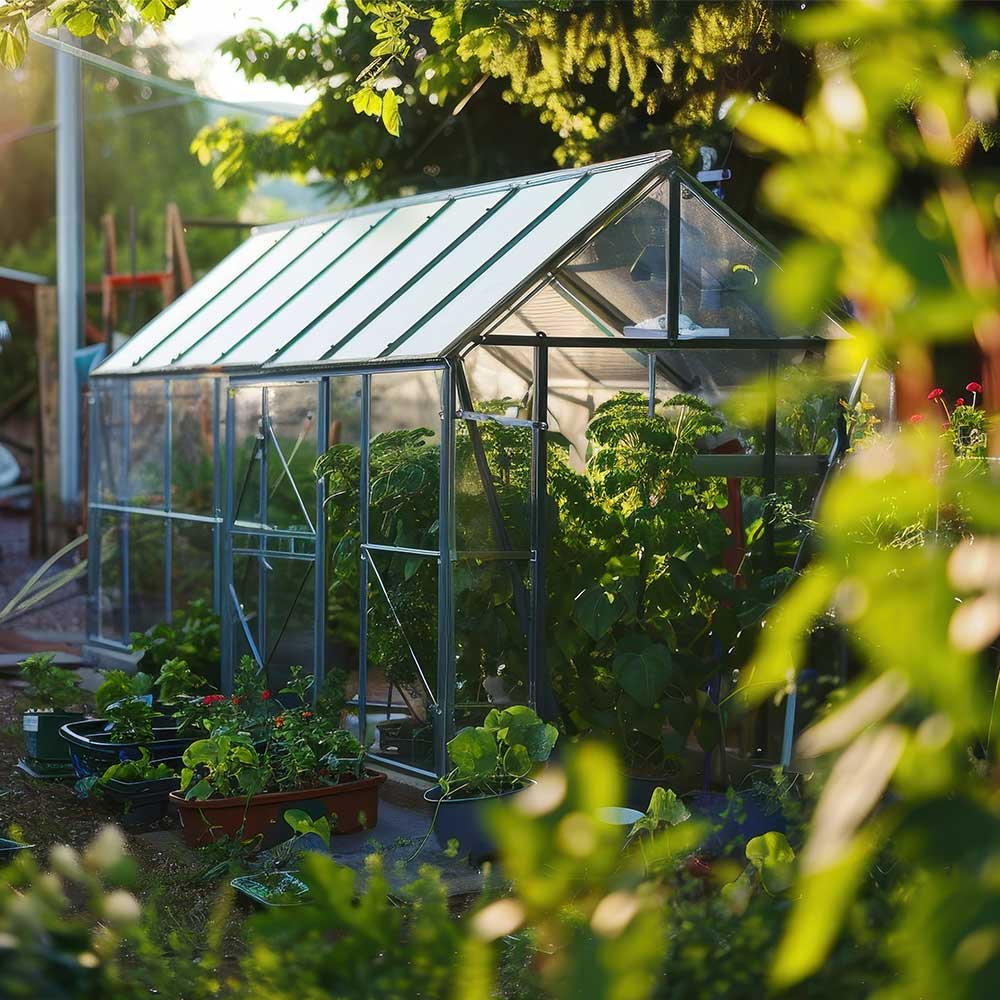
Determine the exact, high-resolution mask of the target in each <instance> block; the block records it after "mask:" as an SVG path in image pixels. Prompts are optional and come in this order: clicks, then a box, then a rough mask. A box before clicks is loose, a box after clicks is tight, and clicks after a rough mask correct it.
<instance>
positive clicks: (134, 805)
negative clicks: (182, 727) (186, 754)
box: [100, 757, 183, 829]
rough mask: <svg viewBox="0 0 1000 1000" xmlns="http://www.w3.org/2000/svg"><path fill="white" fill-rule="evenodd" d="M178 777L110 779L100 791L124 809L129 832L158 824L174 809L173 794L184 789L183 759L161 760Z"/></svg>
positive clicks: (123, 819) (123, 817) (170, 758)
mask: <svg viewBox="0 0 1000 1000" xmlns="http://www.w3.org/2000/svg"><path fill="white" fill-rule="evenodd" d="M161 763H163V764H166V765H167V766H168V767H171V768H172V769H173V770H174V771H177V772H178V774H176V775H173V776H171V777H169V778H146V779H144V780H142V781H119V780H118V779H117V778H108V779H106V780H104V781H102V782H101V784H100V788H101V791H102V792H103V793H104V795H105V797H106V798H108V799H110V800H111V801H112V802H115V803H117V804H118V805H120V806H121V807H122V825H123V826H125V827H127V828H128V829H133V828H134V827H139V826H146V825H147V824H150V823H157V822H159V821H160V820H161V819H163V818H164V816H166V815H167V811H168V809H169V807H170V793H171V792H174V791H176V790H177V789H178V788H180V785H181V779H180V773H179V772H180V769H181V767H182V766H183V761H182V760H181V758H180V757H168V758H165V759H163V760H162V761H161Z"/></svg>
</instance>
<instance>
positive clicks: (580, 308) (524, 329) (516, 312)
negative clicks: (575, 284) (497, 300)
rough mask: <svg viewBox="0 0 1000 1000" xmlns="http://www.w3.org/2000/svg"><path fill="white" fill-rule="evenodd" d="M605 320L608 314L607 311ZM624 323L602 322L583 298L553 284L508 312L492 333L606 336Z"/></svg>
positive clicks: (562, 285)
mask: <svg viewBox="0 0 1000 1000" xmlns="http://www.w3.org/2000/svg"><path fill="white" fill-rule="evenodd" d="M604 315H605V317H608V313H607V311H606V310H605V311H604ZM622 325H623V324H622V323H621V322H620V321H615V322H612V321H611V320H610V319H609V318H605V319H603V320H602V319H601V318H600V316H598V314H597V312H596V311H595V310H594V309H592V308H589V307H588V306H586V305H584V301H583V297H582V296H581V295H579V294H573V293H571V292H570V290H569V287H568V284H566V283H565V282H559V283H556V282H550V283H549V284H547V285H544V286H543V287H542V288H540V289H539V290H538V291H537V292H535V293H534V294H533V295H531V296H530V297H529V298H528V299H526V300H525V301H524V302H522V303H521V304H520V305H518V306H517V308H516V309H513V310H512V311H511V312H510V313H508V314H507V315H506V316H505V317H503V319H502V320H501V321H500V322H499V323H497V324H496V325H495V326H493V327H491V329H490V332H491V333H509V334H521V335H522V336H524V335H527V336H532V335H534V334H535V333H537V332H538V331H539V330H541V331H543V332H544V333H545V334H546V335H547V336H549V337H607V336H611V335H612V334H614V333H615V331H616V330H618V331H620V328H621V326H622Z"/></svg>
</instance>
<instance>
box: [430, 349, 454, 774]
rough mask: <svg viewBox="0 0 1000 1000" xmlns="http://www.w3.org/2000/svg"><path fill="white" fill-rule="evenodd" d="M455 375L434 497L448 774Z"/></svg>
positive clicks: (447, 380)
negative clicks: (436, 496)
mask: <svg viewBox="0 0 1000 1000" xmlns="http://www.w3.org/2000/svg"><path fill="white" fill-rule="evenodd" d="M455 409H456V404H455V373H454V369H453V367H452V362H451V361H448V362H447V363H446V364H445V367H444V369H443V371H442V372H441V467H440V474H441V480H440V490H439V495H438V550H439V554H438V637H437V640H438V641H437V648H438V682H437V688H438V713H439V714H438V726H437V728H436V730H435V733H434V764H435V767H436V769H437V773H438V774H445V773H446V772H447V770H448V748H447V744H448V741H449V740H450V739H451V737H452V735H453V732H454V728H455V609H454V598H455V595H454V586H453V585H454V567H455Z"/></svg>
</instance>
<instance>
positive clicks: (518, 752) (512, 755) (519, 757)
mask: <svg viewBox="0 0 1000 1000" xmlns="http://www.w3.org/2000/svg"><path fill="white" fill-rule="evenodd" d="M503 763H504V767H505V768H506V770H507V771H508V773H510V774H512V775H515V776H516V777H521V778H523V777H525V776H526V775H528V774H530V773H531V758H530V757H529V756H528V751H527V750H526V749H525V748H524V747H523V746H513V747H511V748H510V749H509V750H508V751H507V752H506V753H505V754H504V758H503Z"/></svg>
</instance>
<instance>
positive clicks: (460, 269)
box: [95, 153, 669, 375]
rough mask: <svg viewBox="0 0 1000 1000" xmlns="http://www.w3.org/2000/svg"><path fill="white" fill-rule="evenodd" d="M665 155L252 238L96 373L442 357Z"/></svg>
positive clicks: (420, 200)
mask: <svg viewBox="0 0 1000 1000" xmlns="http://www.w3.org/2000/svg"><path fill="white" fill-rule="evenodd" d="M668 155H669V154H663V153H660V154H650V155H647V156H640V157H633V158H631V159H627V160H620V161H617V162H615V163H610V164H601V165H598V166H595V167H592V168H584V169H577V170H565V171H556V172H553V173H549V174H540V175H537V176H534V177H528V178H521V179H516V180H512V181H508V182H503V183H496V184H489V185H478V186H476V187H472V188H465V189H460V190H455V191H451V192H442V193H441V194H440V195H430V196H427V195H424V196H419V197H417V198H413V199H403V200H400V201H397V202H390V203H386V204H384V205H376V206H373V207H371V208H368V209H362V210H358V211H353V212H348V213H343V214H341V215H340V216H334V217H331V218H328V219H322V220H305V221H303V222H300V223H297V224H294V225H289V226H284V227H272V228H268V229H264V230H258V231H256V232H255V233H254V234H253V235H252V236H251V237H250V238H249V239H248V240H247V241H246V242H245V243H244V244H243V245H242V246H240V247H239V248H237V249H236V250H235V251H233V253H232V254H230V255H229V256H228V257H227V258H225V260H223V261H222V262H221V263H220V264H219V265H218V266H217V267H216V268H214V269H213V270H212V271H210V272H209V273H208V274H207V275H206V276H205V277H204V278H202V279H201V281H199V282H197V283H196V284H195V286H194V287H193V288H191V289H190V290H189V291H188V292H187V293H185V294H184V295H183V296H181V298H179V299H178V300H177V301H176V302H174V303H173V304H172V305H170V306H169V307H168V308H167V309H165V310H164V311H163V312H162V313H161V314H160V315H159V316H157V317H156V318H155V319H154V320H153V321H152V322H150V323H149V324H147V325H146V326H145V327H144V328H143V329H142V330H140V331H139V332H138V333H137V334H136V335H135V336H134V337H132V338H131V339H130V340H129V341H128V343H126V344H125V345H124V346H123V347H122V348H120V349H119V350H118V351H116V352H115V353H114V354H113V355H112V356H111V357H110V358H109V359H108V360H107V361H105V362H104V363H103V364H102V365H101V366H100V368H99V369H98V370H97V372H95V374H101V375H103V374H122V373H128V374H137V375H138V374H143V373H145V372H154V371H163V370H170V369H177V370H183V369H204V368H206V367H215V366H221V367H222V368H227V367H233V368H240V369H241V370H245V369H248V368H249V369H271V368H275V369H280V368H281V367H282V366H284V365H288V364H296V365H303V364H305V365H308V364H309V363H311V362H316V363H317V364H319V363H330V362H332V363H337V362H342V361H343V362H359V361H367V360H374V359H377V358H387V357H416V358H437V357H441V356H442V355H444V354H445V353H446V352H447V351H448V350H449V349H450V348H452V347H453V346H454V345H456V344H458V343H459V342H460V341H461V340H462V339H463V337H464V336H465V335H466V334H467V333H469V332H470V331H472V330H473V328H474V327H475V326H476V324H477V323H479V322H480V321H481V320H482V319H483V318H484V317H486V316H489V315H492V313H493V312H495V311H496V309H497V308H498V307H500V306H501V305H502V304H503V302H504V301H505V300H506V298H507V297H508V296H509V295H510V294H511V293H512V292H513V291H515V290H517V289H519V288H520V287H521V286H522V285H524V284H525V283H528V282H530V281H532V280H533V279H534V278H535V277H536V276H537V275H538V273H539V271H540V269H541V268H543V267H544V266H545V264H546V263H547V262H548V261H549V260H550V259H551V258H552V257H554V256H555V255H557V254H560V253H561V252H562V251H563V250H565V249H571V248H572V246H571V244H572V242H573V241H574V240H575V239H576V238H577V237H578V236H579V235H580V234H582V233H584V232H585V231H586V230H587V229H588V228H590V227H593V225H594V224H595V222H596V221H597V220H598V219H600V217H601V216H602V215H603V213H605V212H607V211H608V210H609V209H611V208H613V207H614V206H615V205H616V204H617V203H618V202H619V201H623V200H624V199H626V198H627V197H629V196H630V195H631V193H632V191H633V189H634V188H635V186H636V185H637V184H641V182H642V181H643V180H644V178H646V177H647V176H652V175H653V174H657V173H659V172H660V170H661V168H662V165H663V163H664V162H665V161H666V159H667V157H668Z"/></svg>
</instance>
